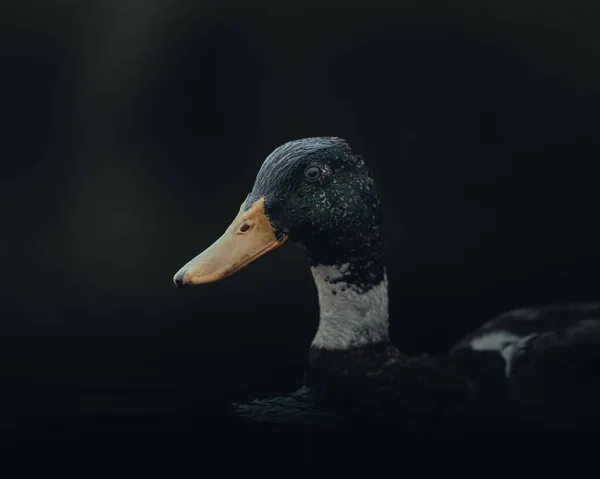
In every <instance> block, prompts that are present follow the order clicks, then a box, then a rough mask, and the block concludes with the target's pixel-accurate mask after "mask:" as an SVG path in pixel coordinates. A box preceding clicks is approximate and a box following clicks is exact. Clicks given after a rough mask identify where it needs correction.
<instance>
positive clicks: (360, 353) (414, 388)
mask: <svg viewBox="0 0 600 479" xmlns="http://www.w3.org/2000/svg"><path fill="white" fill-rule="evenodd" d="M380 222H381V208H380V204H379V197H378V195H377V192H376V188H375V185H374V181H373V178H372V177H371V175H370V173H369V171H368V169H367V167H366V165H365V164H364V162H363V161H362V159H361V158H360V157H359V156H358V155H356V154H355V153H354V152H352V150H351V149H350V147H349V146H348V145H347V143H346V142H344V141H343V140H340V139H337V138H308V139H304V140H298V141H294V142H289V143H286V144H285V145H282V146H281V147H279V148H277V149H276V150H275V151H274V152H273V153H272V154H271V155H269V157H268V158H267V159H266V160H265V162H264V163H263V166H262V167H261V169H260V171H259V174H258V176H257V178H256V182H255V184H254V188H253V190H252V192H251V193H250V194H249V195H248V197H247V199H246V201H245V202H244V203H243V204H242V207H241V208H240V212H239V214H238V216H237V217H236V219H235V220H234V221H233V223H232V224H231V225H230V227H229V228H228V230H227V231H226V233H225V234H224V235H223V236H222V237H221V238H220V239H219V240H218V241H217V242H215V243H214V244H213V245H212V246H211V247H210V248H208V249H207V250H205V251H204V252H203V253H202V254H200V255H199V256H198V257H196V258H194V259H193V260H192V261H190V262H189V263H188V264H186V265H185V266H184V267H183V268H182V269H181V270H180V271H179V272H178V273H177V274H176V275H175V282H176V284H177V285H178V286H180V287H183V286H185V285H187V284H202V283H206V282H211V281H216V280H218V279H221V278H224V277H226V276H228V275H230V274H233V273H234V272H235V271H237V270H239V269H241V268H242V267H244V266H246V265H247V264H249V263H250V262H252V261H254V260H255V259H257V258H258V257H260V256H262V255H264V254H266V253H267V252H269V251H271V250H273V249H276V248H277V247H279V246H281V245H282V244H283V243H285V241H286V240H287V239H288V238H289V239H291V240H292V241H294V242H296V243H298V244H300V245H301V246H303V247H304V249H305V251H306V253H307V254H308V257H309V259H310V264H311V271H312V274H313V278H314V281H315V285H316V288H317V292H318V297H319V307H320V320H319V326H318V329H317V332H316V334H315V337H314V339H313V342H312V344H311V346H310V352H309V369H308V371H307V374H306V384H305V386H306V388H305V389H303V390H302V393H299V394H297V395H296V396H294V397H288V398H287V399H286V400H285V401H283V402H280V403H281V404H284V403H285V404H288V405H289V406H290V407H292V406H291V404H296V406H297V409H298V410H299V411H304V409H305V408H304V405H305V404H306V401H304V400H303V398H304V397H306V395H307V391H310V394H311V395H312V394H313V393H315V392H316V393H317V396H318V397H319V398H320V401H321V400H322V401H324V402H325V403H327V404H334V405H336V406H335V407H336V409H338V410H351V411H356V410H361V411H370V412H377V411H392V412H394V413H397V412H401V413H408V414H415V413H418V412H422V413H425V414H428V415H432V414H433V415H437V413H441V414H445V415H446V414H451V415H454V414H458V415H463V414H469V413H473V412H474V411H500V410H504V411H507V410H510V409H511V408H512V407H513V406H515V405H517V406H518V405H525V406H531V405H533V406H535V405H537V404H554V405H556V404H558V403H560V402H561V400H565V399H567V398H568V400H570V401H573V400H574V399H575V400H576V399H577V398H579V396H577V395H578V394H583V393H585V394H586V395H587V397H586V400H587V401H588V402H590V404H591V400H592V399H593V400H596V399H600V392H597V390H596V389H595V388H596V387H597V386H598V385H599V384H598V383H599V382H600V346H599V345H600V304H593V305H592V304H590V305H571V306H570V305H566V306H554V307H547V308H538V309H526V310H525V309H524V310H516V311H513V312H510V313H507V314H504V315H502V316H500V317H498V318H496V319H494V320H492V321H490V322H488V323H486V324H484V325H483V326H482V327H481V328H479V329H478V330H476V331H474V332H473V333H471V334H470V335H468V336H466V337H465V338H464V339H463V340H461V341H459V342H458V343H457V344H456V345H455V346H454V347H453V348H452V349H451V350H450V351H449V353H448V354H446V355H443V356H440V357H435V358H432V357H429V356H425V355H424V356H421V357H417V358H409V357H406V356H405V355H403V354H402V353H401V352H400V351H399V350H398V349H397V348H396V347H395V346H394V345H393V344H392V343H391V341H390V338H389V335H388V330H389V321H388V319H389V318H388V289H387V288H388V283H387V276H386V271H385V267H384V265H383V262H382V249H383V248H382V239H381V230H380ZM575 377H578V378H579V379H581V380H582V381H583V382H582V381H580V382H579V383H578V384H573V378H575ZM565 380H566V381H565ZM561 381H563V382H562V383H561ZM598 390H599V391H600V388H599V389H598ZM286 401H287V402H286ZM311 401H314V397H312V396H311ZM263 404H267V403H263ZM273 404H274V403H272V402H271V403H269V405H268V406H266V407H267V408H270V410H272V409H273V407H274V406H273ZM300 416H302V414H300Z"/></svg>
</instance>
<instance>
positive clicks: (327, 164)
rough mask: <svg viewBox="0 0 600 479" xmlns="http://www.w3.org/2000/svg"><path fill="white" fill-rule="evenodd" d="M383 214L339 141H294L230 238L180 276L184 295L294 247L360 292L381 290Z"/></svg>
mask: <svg viewBox="0 0 600 479" xmlns="http://www.w3.org/2000/svg"><path fill="white" fill-rule="evenodd" d="M380 221H381V207H380V202H379V197H378V195H377V191H376V188H375V184H374V181H373V178H372V176H371V174H370V172H369V170H368V168H367V166H366V165H365V163H364V162H363V160H362V158H361V157H360V156H359V155H357V154H356V153H354V152H353V151H352V149H351V148H350V146H349V145H348V143H347V142H346V141H344V140H343V139H340V138H333V137H316V138H305V139H301V140H295V141H290V142H288V143H285V144H283V145H281V146H280V147H278V148H277V149H275V150H274V151H273V152H272V153H271V154H270V155H269V156H268V157H267V158H266V160H265V161H264V163H263V164H262V167H261V168H260V170H259V172H258V175H257V177H256V180H255V183H254V187H253V188H252V191H251V192H250V194H249V195H248V196H247V197H246V199H245V201H244V202H243V203H242V205H241V207H240V210H239V212H238V214H237V216H236V217H235V218H234V220H233V222H232V223H231V224H230V226H229V227H228V228H227V230H226V231H225V233H223V235H222V236H221V237H220V238H219V239H218V240H217V241H215V242H214V243H213V244H212V245H211V246H210V247H208V248H207V249H206V250H204V251H203V252H202V253H200V254H199V255H198V256H196V257H195V258H193V259H192V260H191V261H189V262H188V263H187V264H185V265H184V266H183V267H182V268H181V269H180V270H179V271H178V272H177V273H176V274H175V276H174V282H175V284H176V285H177V286H178V287H180V288H183V287H185V286H187V285H199V284H203V283H210V282H213V281H217V280H220V279H223V278H225V277H227V276H230V275H231V274H233V273H235V272H236V271H239V270H240V269H242V268H243V267H245V266H247V265H248V264H250V263H252V262H253V261H255V260H256V259H258V258H260V257H261V256H263V255H265V254H267V253H268V252H270V251H273V250H275V249H277V248H279V247H280V246H282V245H283V244H285V243H286V242H287V241H288V240H289V241H290V242H294V243H297V244H299V245H301V246H302V247H304V249H305V250H306V252H307V254H308V256H309V258H310V261H311V265H312V266H314V267H316V266H319V265H321V266H329V267H337V268H338V269H339V270H341V271H342V272H343V273H344V276H345V281H347V282H351V283H352V284H354V286H355V288H357V289H363V290H364V289H369V286H370V285H376V284H379V283H380V282H381V281H382V279H383V275H384V274H385V273H384V268H383V266H382V265H381V261H380V259H381V258H380V257H381V252H382V251H381V250H382V243H381V238H380Z"/></svg>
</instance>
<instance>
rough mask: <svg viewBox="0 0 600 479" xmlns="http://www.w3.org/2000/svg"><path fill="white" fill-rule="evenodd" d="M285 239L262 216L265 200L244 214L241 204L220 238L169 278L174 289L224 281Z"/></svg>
mask: <svg viewBox="0 0 600 479" xmlns="http://www.w3.org/2000/svg"><path fill="white" fill-rule="evenodd" d="M286 240H287V236H285V235H284V236H280V237H277V236H276V233H275V229H274V228H273V226H272V225H271V223H270V221H269V218H267V215H266V214H265V199H264V198H261V199H259V200H257V201H256V202H255V203H254V204H253V205H252V207H251V208H250V209H249V210H248V211H244V203H242V206H241V207H240V211H239V213H238V215H237V216H236V217H235V219H234V220H233V222H232V223H231V224H230V225H229V228H227V230H226V231H225V233H223V235H222V236H221V237H220V238H219V239H218V240H217V241H215V242H214V243H213V244H212V245H211V246H209V247H208V248H207V249H205V250H204V251H203V252H202V253H200V254H199V255H198V256H196V257H195V258H194V259H192V260H191V261H189V262H188V263H187V264H186V265H185V266H183V267H182V268H181V269H180V270H179V271H178V272H177V274H176V275H175V276H174V277H173V281H174V282H175V284H176V285H177V287H178V288H184V287H185V286H187V285H190V284H203V283H211V282H213V281H218V280H219V279H223V278H226V277H227V276H230V275H232V274H233V273H235V272H236V271H239V270H240V269H242V268H243V267H244V266H246V265H248V264H250V263H251V262H252V261H254V260H256V259H258V258H260V257H261V256H263V255H265V254H266V253H268V252H269V251H272V250H274V249H276V248H279V247H280V246H281V245H283V244H284V243H285V242H286Z"/></svg>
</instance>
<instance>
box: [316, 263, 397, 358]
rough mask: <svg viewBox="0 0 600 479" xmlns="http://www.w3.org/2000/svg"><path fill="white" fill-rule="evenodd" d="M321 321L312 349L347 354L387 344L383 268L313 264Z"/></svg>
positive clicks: (385, 280) (386, 299)
mask: <svg viewBox="0 0 600 479" xmlns="http://www.w3.org/2000/svg"><path fill="white" fill-rule="evenodd" d="M311 271H312V274H313V278H314V281H315V285H316V287H317V292H318V295H319V307H320V312H321V314H320V319H319V326H318V329H317V333H316V335H315V337H314V339H313V342H312V347H313V348H319V349H327V350H347V349H351V348H358V347H363V346H367V345H369V344H374V343H381V342H387V341H389V336H388V289H387V276H386V272H385V268H384V267H383V266H382V265H381V264H380V262H379V261H376V262H373V261H371V262H368V261H367V262H347V263H339V264H335V265H329V266H326V265H323V264H313V265H312V266H311Z"/></svg>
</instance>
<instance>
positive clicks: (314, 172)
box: [304, 166, 323, 182]
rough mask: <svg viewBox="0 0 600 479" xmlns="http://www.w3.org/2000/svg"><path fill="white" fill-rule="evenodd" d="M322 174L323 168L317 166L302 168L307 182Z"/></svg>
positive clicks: (316, 178) (315, 179)
mask: <svg viewBox="0 0 600 479" xmlns="http://www.w3.org/2000/svg"><path fill="white" fill-rule="evenodd" d="M322 175H323V170H322V169H321V168H319V167H318V166H309V167H308V168H306V170H304V178H306V181H309V182H313V181H317V180H318V179H319V178H321V176H322Z"/></svg>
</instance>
